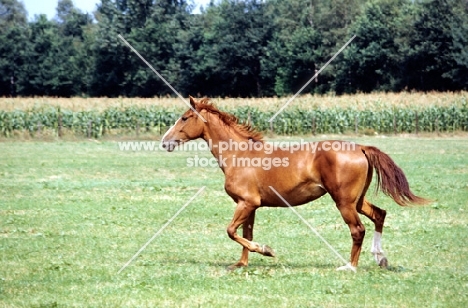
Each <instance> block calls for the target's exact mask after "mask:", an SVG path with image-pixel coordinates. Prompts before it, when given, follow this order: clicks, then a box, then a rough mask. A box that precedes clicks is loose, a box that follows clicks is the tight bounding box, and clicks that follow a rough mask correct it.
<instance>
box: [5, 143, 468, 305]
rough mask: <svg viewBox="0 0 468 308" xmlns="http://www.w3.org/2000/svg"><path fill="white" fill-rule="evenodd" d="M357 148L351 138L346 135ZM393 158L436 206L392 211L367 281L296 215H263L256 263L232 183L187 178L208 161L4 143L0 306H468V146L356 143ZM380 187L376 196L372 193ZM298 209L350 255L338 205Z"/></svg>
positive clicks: (216, 176)
mask: <svg viewBox="0 0 468 308" xmlns="http://www.w3.org/2000/svg"><path fill="white" fill-rule="evenodd" d="M348 139H351V137H349V138H348ZM352 140H354V141H357V142H359V143H364V144H372V145H376V146H378V147H380V148H381V149H382V150H384V151H385V152H387V153H389V154H390V155H391V156H392V157H393V158H394V159H395V161H396V162H397V163H398V164H399V165H400V166H401V167H402V168H403V170H404V171H405V172H406V174H407V177H408V179H409V181H410V184H411V185H412V188H413V190H414V191H415V192H416V193H417V194H419V195H422V196H424V197H427V198H430V199H433V200H434V203H432V204H431V205H428V206H424V207H420V206H418V207H407V208H402V207H399V206H398V205H396V204H395V203H393V201H392V200H391V199H389V198H387V197H385V196H383V195H382V194H378V195H374V194H373V192H369V197H370V199H371V200H372V201H374V203H375V204H377V205H379V206H381V207H382V208H384V209H386V210H387V212H388V215H387V220H386V228H385V229H384V237H383V248H384V250H385V252H386V254H387V257H388V258H389V264H390V269H389V270H381V269H379V268H378V267H377V266H376V265H375V263H374V261H373V259H372V256H371V254H370V252H369V248H370V243H371V238H372V233H373V231H372V227H371V223H370V221H368V220H366V219H363V222H364V224H365V225H366V227H367V230H368V232H367V237H366V239H365V242H364V249H363V253H362V254H361V259H360V266H359V268H358V272H357V273H356V274H354V273H350V272H337V271H335V268H336V267H338V266H340V265H342V262H341V261H340V260H339V259H338V258H337V257H336V256H335V255H334V254H332V253H331V252H330V251H329V250H328V248H327V247H326V246H325V245H324V244H323V243H322V242H320V241H319V240H318V239H317V238H316V237H315V235H314V234H313V233H312V232H311V231H310V230H309V229H308V228H307V226H305V225H304V224H303V223H302V222H301V221H300V220H299V219H298V218H297V217H296V216H295V215H294V214H293V213H292V212H291V211H290V210H289V209H287V208H283V209H271V208H264V209H260V210H259V211H258V212H257V221H256V229H255V240H256V241H258V242H260V243H265V244H268V245H270V246H271V247H272V248H274V249H275V250H276V253H277V257H276V258H265V257H262V256H260V255H257V254H251V263H250V266H249V267H248V268H245V269H238V270H235V271H232V272H229V271H227V270H226V267H227V266H228V265H230V264H232V263H234V262H235V261H237V260H238V258H239V257H240V251H241V247H240V246H239V245H238V244H236V243H234V242H233V241H231V240H230V239H229V238H228V237H227V235H226V232H225V229H226V226H227V224H228V223H229V221H230V219H231V217H232V214H233V210H234V203H233V202H232V201H231V200H230V199H229V197H228V196H227V195H226V194H225V193H224V190H223V180H224V178H223V174H222V172H221V171H220V170H219V169H214V168H189V167H187V166H186V159H187V158H188V157H193V155H195V154H198V155H200V156H206V157H209V153H193V152H174V153H166V152H160V151H154V152H149V151H148V152H145V151H141V152H132V151H120V150H119V147H118V143H117V142H115V141H86V140H83V141H75V142H65V141H58V142H43V141H28V142H18V141H16V142H15V141H7V142H2V143H0V153H1V160H0V307H232V306H237V307H242V306H250V307H253V306H267V307H418V308H419V307H466V306H468V258H467V257H466V255H465V254H468V239H467V231H468V230H467V226H468V160H467V153H468V137H466V136H458V137H456V136H455V137H450V138H443V139H442V138H433V137H425V138H421V137H420V138H417V137H407V138H403V137H388V138H381V137H379V138H375V137H355V138H354V137H352ZM202 186H206V189H205V190H204V192H203V193H202V194H201V195H200V196H198V197H197V198H196V199H195V200H194V201H193V202H192V203H191V204H190V205H189V206H188V207H187V208H186V209H185V211H184V212H182V213H181V214H180V215H179V216H178V217H177V218H176V219H175V220H174V221H173V222H172V223H171V224H170V225H169V226H168V228H167V229H165V230H164V231H163V232H162V234H161V235H160V236H159V237H157V238H156V239H155V240H154V241H153V242H152V243H151V244H150V245H149V246H148V247H147V248H146V250H144V251H143V252H142V253H141V255H140V256H139V257H138V258H137V259H136V260H135V261H134V262H133V263H132V264H130V265H129V266H128V267H127V268H126V269H125V270H123V271H122V272H121V273H120V274H117V272H118V270H119V269H120V268H121V267H122V266H123V265H124V264H125V262H127V261H128V260H129V259H130V258H131V257H132V256H133V255H134V254H135V253H136V252H137V251H138V249H139V248H140V247H142V246H143V244H144V243H146V241H147V240H148V239H150V238H151V237H152V236H153V234H154V233H155V232H156V231H157V230H158V229H159V228H160V227H161V226H162V225H163V224H164V223H166V222H167V221H168V219H170V218H171V217H172V216H173V215H174V214H175V213H176V212H177V210H179V209H180V208H181V207H182V205H183V204H184V203H185V202H187V201H188V200H189V199H190V197H192V196H193V195H194V194H195V193H196V192H197V191H198V190H199V189H200V187H202ZM371 190H372V189H371ZM297 210H298V211H299V213H300V214H301V215H302V216H304V217H305V218H306V219H307V220H308V222H309V223H310V224H311V225H313V226H314V227H315V228H316V229H317V231H318V232H320V233H321V235H322V236H323V237H324V238H326V239H327V240H328V241H329V242H330V243H331V245H333V246H334V247H335V249H336V250H337V251H338V252H340V254H342V255H343V256H344V257H345V258H346V259H347V258H348V257H349V251H350V247H351V240H350V236H349V231H348V229H347V227H346V225H345V224H344V223H343V221H342V219H341V217H340V214H339V213H338V211H337V210H336V208H335V206H334V204H333V203H332V201H331V199H330V198H329V197H328V196H325V197H323V198H321V199H319V200H317V201H315V202H313V203H311V204H308V205H306V206H302V207H298V208H297Z"/></svg>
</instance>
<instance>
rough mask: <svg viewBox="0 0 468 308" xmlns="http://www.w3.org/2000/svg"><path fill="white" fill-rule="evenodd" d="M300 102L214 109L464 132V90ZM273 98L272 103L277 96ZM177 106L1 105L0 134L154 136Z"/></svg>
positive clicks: (291, 126) (344, 124)
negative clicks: (447, 95) (430, 100)
mask: <svg viewBox="0 0 468 308" xmlns="http://www.w3.org/2000/svg"><path fill="white" fill-rule="evenodd" d="M258 100H261V99H258ZM272 100H273V99H272ZM305 101H307V98H302V101H301V100H299V103H298V104H295V105H293V104H292V106H288V108H286V109H285V110H284V111H283V112H282V113H280V114H279V115H278V116H277V117H276V118H275V120H274V121H273V122H272V123H270V122H268V120H269V119H270V118H271V117H272V116H273V115H274V114H275V112H276V110H278V108H276V106H273V105H271V106H273V107H270V108H265V107H264V104H262V103H257V104H255V103H250V104H236V103H232V102H231V103H230V104H227V105H226V104H225V105H224V106H222V107H220V108H221V109H222V110H224V111H227V112H230V113H233V114H235V115H236V116H237V117H238V118H239V120H240V121H241V122H244V123H247V122H248V123H250V124H252V125H253V126H254V127H255V128H256V129H257V130H259V131H262V132H271V133H275V134H278V135H303V134H325V133H332V134H342V133H362V132H376V133H380V134H390V133H393V134H398V133H419V132H454V131H468V103H467V96H466V95H462V96H460V97H458V98H457V100H456V101H455V102H453V103H447V102H445V103H443V104H430V105H429V104H427V105H426V104H414V105H411V104H404V105H403V104H395V103H393V104H388V103H385V102H384V101H379V100H377V101H373V103H372V104H367V105H362V104H358V103H356V104H348V105H345V106H343V105H339V104H335V105H334V106H331V107H328V106H327V107H324V106H320V105H317V104H310V103H309V104H307V103H306V102H305ZM309 101H310V98H309ZM275 102H276V103H278V102H277V99H276V101H275ZM215 103H216V102H215ZM216 104H217V103H216ZM217 105H220V104H217ZM0 106H1V105H0ZM175 106H178V107H175ZM183 107H184V106H183V104H180V103H178V104H173V105H172V106H171V105H168V104H166V105H163V106H161V105H154V104H153V105H151V104H146V105H138V104H135V105H125V106H124V105H123V104H121V106H115V105H114V106H108V107H107V108H102V106H101V108H93V109H86V110H72V109H74V108H66V107H65V108H64V107H62V106H61V105H50V104H43V105H38V104H35V105H34V106H32V107H26V108H22V109H12V110H8V108H3V109H4V110H0V134H2V135H3V136H5V137H10V136H12V135H13V133H14V132H15V131H28V132H29V133H30V134H31V135H32V136H35V135H36V134H37V133H38V132H41V131H42V130H44V129H46V130H53V131H55V132H56V134H57V135H58V136H59V137H60V136H61V135H62V132H63V131H71V132H73V133H74V134H77V135H83V136H87V137H88V138H100V137H102V136H104V135H106V134H110V133H112V132H120V133H123V134H125V133H127V132H135V131H136V133H137V134H138V133H139V132H151V133H155V134H159V135H160V134H163V133H164V132H165V131H166V130H167V129H168V128H169V127H170V126H171V125H172V124H173V123H174V122H175V121H176V120H177V119H178V118H179V117H180V115H181V113H182V112H183V110H184V109H185V108H183ZM75 109H76V108H75Z"/></svg>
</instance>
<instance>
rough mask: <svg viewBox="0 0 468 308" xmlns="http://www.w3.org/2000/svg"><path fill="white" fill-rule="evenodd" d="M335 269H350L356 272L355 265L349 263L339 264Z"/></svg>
mask: <svg viewBox="0 0 468 308" xmlns="http://www.w3.org/2000/svg"><path fill="white" fill-rule="evenodd" d="M336 270H337V271H351V272H354V273H356V267H354V266H352V265H351V263H348V264H346V265H343V266H340V267H338V268H337V269H336Z"/></svg>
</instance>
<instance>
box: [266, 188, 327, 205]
mask: <svg viewBox="0 0 468 308" xmlns="http://www.w3.org/2000/svg"><path fill="white" fill-rule="evenodd" d="M273 188H274V187H273ZM274 189H275V190H273V189H270V192H265V195H264V196H262V206H269V207H285V206H290V205H291V206H296V205H301V204H305V203H308V202H311V201H313V200H315V199H318V198H320V197H321V196H323V195H325V194H326V193H327V192H326V190H325V189H324V188H323V187H322V186H321V185H319V184H305V185H298V186H296V187H294V188H293V189H290V190H284V189H283V190H282V189H281V188H274ZM278 195H280V196H281V197H279V196H278Z"/></svg>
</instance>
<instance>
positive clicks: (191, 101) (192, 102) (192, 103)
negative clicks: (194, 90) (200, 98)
mask: <svg viewBox="0 0 468 308" xmlns="http://www.w3.org/2000/svg"><path fill="white" fill-rule="evenodd" d="M189 98H190V105H191V106H192V108H193V109H195V99H194V98H193V97H192V96H191V95H189Z"/></svg>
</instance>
